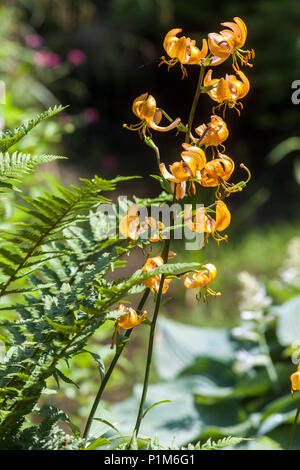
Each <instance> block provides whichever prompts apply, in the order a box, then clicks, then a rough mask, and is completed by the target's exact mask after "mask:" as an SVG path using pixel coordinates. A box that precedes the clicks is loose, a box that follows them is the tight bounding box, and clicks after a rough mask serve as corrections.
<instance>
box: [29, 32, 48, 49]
mask: <svg viewBox="0 0 300 470" xmlns="http://www.w3.org/2000/svg"><path fill="white" fill-rule="evenodd" d="M43 42H44V40H43V38H42V36H40V35H39V34H28V36H26V37H25V44H26V46H28V47H31V48H32V49H37V48H38V47H41V45H42V44H43Z"/></svg>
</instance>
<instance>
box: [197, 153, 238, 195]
mask: <svg viewBox="0 0 300 470" xmlns="http://www.w3.org/2000/svg"><path fill="white" fill-rule="evenodd" d="M233 170H234V161H233V160H232V159H231V158H229V157H227V155H224V154H222V153H219V158H215V159H214V160H211V161H210V162H208V163H207V164H206V165H205V167H204V170H203V172H202V175H201V179H200V181H199V182H200V184H201V185H202V186H204V187H206V188H207V187H214V186H220V184H222V182H223V181H227V180H228V179H229V178H230V176H231V175H232V173H233Z"/></svg>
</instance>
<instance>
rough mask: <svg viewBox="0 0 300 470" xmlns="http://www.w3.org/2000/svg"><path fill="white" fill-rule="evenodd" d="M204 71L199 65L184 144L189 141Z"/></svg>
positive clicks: (202, 66)
mask: <svg viewBox="0 0 300 470" xmlns="http://www.w3.org/2000/svg"><path fill="white" fill-rule="evenodd" d="M204 71H205V66H204V65H201V66H200V73H199V80H198V85H197V89H196V93H195V96H194V101H193V104H192V107H191V112H190V115H189V121H188V126H187V132H186V134H185V142H186V143H188V142H189V141H190V133H191V130H192V126H193V121H194V116H195V112H196V109H197V105H198V101H199V98H200V94H201V86H202V82H203V77H204Z"/></svg>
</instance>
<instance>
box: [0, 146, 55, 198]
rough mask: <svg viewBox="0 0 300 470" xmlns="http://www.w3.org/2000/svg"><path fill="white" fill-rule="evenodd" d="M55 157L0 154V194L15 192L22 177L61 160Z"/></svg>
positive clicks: (15, 153) (16, 153)
mask: <svg viewBox="0 0 300 470" xmlns="http://www.w3.org/2000/svg"><path fill="white" fill-rule="evenodd" d="M62 158H64V157H59V156H56V155H40V156H31V155H29V154H25V153H21V152H19V153H18V152H14V153H13V154H11V155H10V154H9V153H8V152H6V153H2V152H1V153H0V192H1V193H3V192H5V191H8V190H9V189H14V190H17V187H18V186H19V185H21V184H22V181H23V179H24V176H25V175H26V174H30V173H32V172H33V171H34V170H35V169H36V167H37V166H38V165H40V164H42V163H49V162H53V161H54V160H58V159H62Z"/></svg>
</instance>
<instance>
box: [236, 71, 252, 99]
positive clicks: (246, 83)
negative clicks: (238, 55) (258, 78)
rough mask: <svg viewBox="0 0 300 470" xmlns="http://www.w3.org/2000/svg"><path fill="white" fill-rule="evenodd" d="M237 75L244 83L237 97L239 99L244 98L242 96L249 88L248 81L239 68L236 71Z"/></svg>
mask: <svg viewBox="0 0 300 470" xmlns="http://www.w3.org/2000/svg"><path fill="white" fill-rule="evenodd" d="M237 75H238V76H239V77H240V79H241V80H242V82H243V85H244V87H243V90H242V91H241V92H240V94H239V99H241V98H244V96H246V95H247V93H248V91H249V90H250V82H249V80H248V78H247V77H246V75H245V74H244V73H243V72H242V71H241V70H239V71H237Z"/></svg>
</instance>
